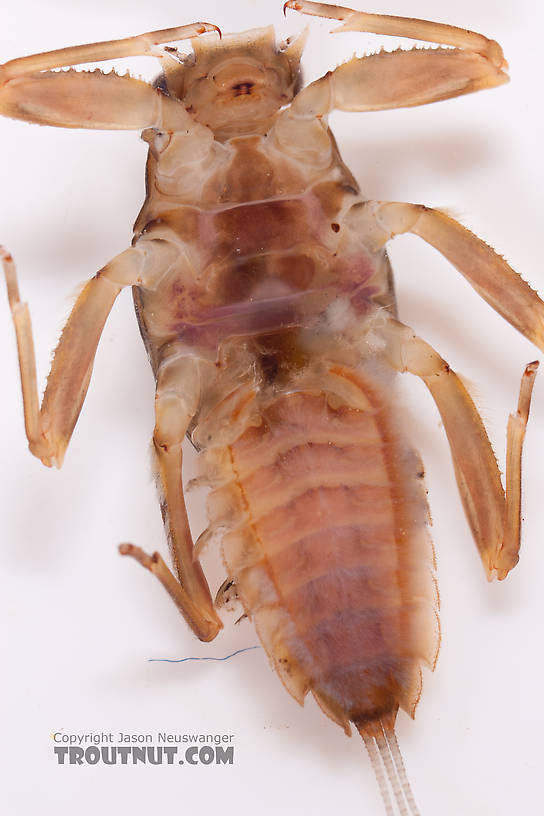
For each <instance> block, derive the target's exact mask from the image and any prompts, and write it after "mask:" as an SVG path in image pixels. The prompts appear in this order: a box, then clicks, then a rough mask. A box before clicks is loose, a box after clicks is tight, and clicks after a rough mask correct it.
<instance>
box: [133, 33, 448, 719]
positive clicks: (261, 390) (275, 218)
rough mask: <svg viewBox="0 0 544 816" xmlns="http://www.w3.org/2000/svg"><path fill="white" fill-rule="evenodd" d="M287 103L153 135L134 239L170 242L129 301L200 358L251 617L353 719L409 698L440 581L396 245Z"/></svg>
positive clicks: (214, 455)
mask: <svg viewBox="0 0 544 816" xmlns="http://www.w3.org/2000/svg"><path fill="white" fill-rule="evenodd" d="M263 35H266V32H264V33H263V34H262V35H261V36H263ZM250 36H251V35H250ZM238 41H239V40H236V42H238ZM226 48H227V53H228V49H229V39H228V38H227V40H226ZM239 59H240V58H239ZM196 67H198V60H197V66H196ZM196 67H195V69H194V70H195V71H196ZM238 70H239V71H240V70H241V69H240V68H239V67H238ZM241 75H242V76H243V72H242V74H241ZM236 79H237V81H238V80H239V77H237V78H236ZM238 84H239V83H238ZM192 98H193V99H194V104H195V105H197V106H198V96H197V95H196V94H195V93H194V92H193V97H192ZM197 109H198V108H197ZM288 117H289V112H288V111H287V112H278V113H277V115H276V117H275V119H273V120H272V122H271V123H270V125H269V127H268V129H267V131H266V132H265V133H263V134H260V133H258V132H257V133H252V132H250V131H251V128H250V122H247V121H244V123H243V127H242V128H241V129H242V130H243V131H244V133H243V135H242V136H239V135H236V136H229V137H228V138H225V139H222V140H221V141H218V140H214V141H210V140H203V141H198V140H196V139H195V137H194V136H193V135H191V134H187V135H183V134H181V135H178V134H176V135H175V136H173V137H165V135H164V134H162V133H158V134H157V133H155V132H148V133H146V134H145V138H146V139H147V140H148V141H149V143H150V160H149V163H148V198H147V201H146V203H145V205H144V207H143V209H142V212H141V213H140V216H139V218H138V221H137V231H138V232H137V234H138V235H142V236H145V239H146V240H149V239H151V240H161V241H166V242H168V243H169V244H171V245H172V246H174V247H175V248H176V250H177V253H178V254H177V259H176V262H175V263H174V264H173V265H172V266H171V268H170V269H169V270H168V271H167V272H166V273H165V274H164V276H163V277H162V278H161V280H160V281H159V283H158V284H157V285H156V286H155V287H154V288H153V289H152V290H149V289H144V288H141V287H140V288H137V289H136V290H135V301H136V304H137V310H138V315H139V319H140V325H141V327H142V332H143V334H144V338H145V342H146V345H147V346H148V348H149V350H150V357H151V359H152V361H154V365H155V367H156V368H158V367H160V365H161V360H162V359H164V358H165V357H166V358H167V359H169V360H170V359H171V353H172V349H175V352H174V353H175V354H176V355H180V356H182V357H183V356H190V357H192V358H193V359H195V360H196V361H197V362H198V367H199V369H200V375H199V379H200V383H201V391H200V400H199V403H200V404H199V410H198V413H197V415H196V417H195V420H194V427H193V430H192V439H193V441H194V442H195V444H196V445H197V446H198V447H199V448H200V449H203V450H206V452H207V453H206V454H205V457H204V461H205V462H207V463H208V465H207V467H208V469H209V470H210V473H211V474H213V477H212V478H213V481H214V483H221V484H222V487H220V488H217V489H216V490H215V491H214V492H213V493H212V494H211V497H210V515H211V521H212V525H214V526H215V527H222V526H224V527H226V528H230V529H231V530H232V532H229V533H228V535H226V538H225V541H224V545H223V554H224V560H225V564H226V567H227V570H228V574H229V578H230V579H231V580H233V581H234V583H235V585H236V587H237V589H238V592H239V595H240V598H241V600H242V602H243V603H244V607H245V610H246V613H247V614H248V615H249V616H250V617H251V618H252V619H253V620H254V621H255V624H256V627H257V631H258V632H259V635H260V637H261V640H262V642H263V645H264V646H265V648H266V649H267V652H268V654H269V656H270V658H271V660H272V663H273V665H274V666H275V667H276V668H277V670H278V672H279V674H280V676H281V677H282V679H283V681H284V683H285V685H286V687H287V688H288V690H289V691H290V692H291V693H292V694H293V695H294V696H295V697H296V698H297V699H298V700H299V701H302V699H303V697H304V694H305V693H306V692H308V691H309V690H311V691H312V692H313V693H314V694H315V696H316V698H317V699H318V701H319V702H320V704H321V705H322V707H323V708H324V709H325V711H326V712H327V713H328V714H329V715H330V716H332V717H333V718H334V719H335V720H337V721H338V722H339V723H340V724H341V725H342V726H343V727H344V728H345V729H346V730H348V731H349V721H350V720H351V721H353V722H355V723H357V725H362V724H363V723H367V722H373V721H375V720H376V721H377V720H379V719H380V717H389V718H391V716H392V715H393V716H394V713H395V712H396V710H397V708H398V707H399V705H402V706H403V707H404V708H405V709H406V710H408V711H409V712H410V713H413V710H414V708H415V704H416V702H417V699H418V696H419V690H420V671H419V663H420V661H421V659H424V660H426V661H427V662H428V663H430V665H434V660H435V656H436V651H437V643H438V639H437V624H436V609H435V590H434V584H433V581H432V579H431V576H430V572H429V571H430V561H431V555H430V553H429V546H428V543H427V544H426V534H425V529H424V528H425V524H426V517H427V510H426V503H425V497H424V491H423V489H422V487H421V482H422V472H421V465H420V463H419V461H418V457H417V456H416V455H415V454H413V452H412V451H411V450H410V447H409V446H408V444H407V443H406V441H405V440H404V439H403V438H402V434H401V432H400V423H399V420H398V418H397V417H396V414H395V412H394V410H393V407H392V402H393V401H394V395H395V391H394V389H393V388H392V383H391V376H392V370H391V367H390V365H389V364H388V363H387V362H386V361H385V360H384V359H383V355H382V354H381V353H380V351H379V342H380V341H379V328H378V324H379V323H380V319H381V318H380V314H381V312H382V311H383V309H384V304H387V308H388V309H389V310H394V297H393V294H392V291H391V284H390V273H389V264H388V262H387V257H386V255H385V252H384V250H382V249H380V250H378V251H376V250H375V249H374V248H373V246H372V238H371V237H369V236H367V235H365V233H364V231H361V229H360V228H357V229H355V227H354V226H353V225H352V223H351V222H352V221H353V213H354V212H356V211H357V208H358V205H360V204H361V202H362V201H363V199H362V198H361V196H360V194H359V191H358V188H357V185H356V183H355V181H354V179H353V178H352V176H351V174H350V173H349V172H348V171H347V169H346V168H345V167H344V165H343V164H342V161H341V159H340V156H339V154H338V150H337V148H336V145H335V142H334V139H333V137H332V135H331V133H330V131H329V129H328V127H327V125H326V124H325V123H322V122H320V121H319V120H316V119H314V118H312V119H311V120H306V121H304V120H301V121H300V122H295V123H293V122H292V121H289V118H288ZM256 129H257V130H258V128H256ZM227 130H228V131H230V130H231V128H227ZM248 131H249V132H248ZM287 134H288V135H290V136H291V138H292V137H293V136H295V135H297V134H298V136H299V138H298V139H296V140H293V141H292V142H286V135H287ZM173 169H175V173H174V172H173ZM354 207H355V210H354V209H353V208H354ZM357 227H359V225H357ZM370 334H372V339H370ZM365 361H366V362H365ZM352 367H357V368H358V369H359V373H356V371H355V369H354V368H352Z"/></svg>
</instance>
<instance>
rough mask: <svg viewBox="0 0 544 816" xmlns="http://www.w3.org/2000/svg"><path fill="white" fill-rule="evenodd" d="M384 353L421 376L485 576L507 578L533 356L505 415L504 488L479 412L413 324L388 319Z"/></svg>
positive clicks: (515, 548) (514, 554) (514, 546)
mask: <svg viewBox="0 0 544 816" xmlns="http://www.w3.org/2000/svg"><path fill="white" fill-rule="evenodd" d="M384 333H385V337H386V340H387V342H388V355H389V359H390V361H391V363H392V364H393V365H394V367H395V368H396V369H397V370H398V371H402V372H403V371H409V372H410V373H411V374H415V375H417V376H418V377H421V379H422V380H423V382H424V383H425V385H426V386H427V388H428V389H429V391H430V392H431V394H432V396H433V398H434V400H435V402H436V405H437V407H438V410H439V411H440V416H441V417H442V421H443V423H444V429H445V431H446V434H447V437H448V441H449V444H450V450H451V455H452V459H453V464H454V468H455V476H456V479H457V485H458V487H459V492H460V494H461V500H462V502H463V506H464V509H465V513H466V515H467V519H468V521H469V524H470V527H471V530H472V534H473V536H474V540H475V542H476V546H477V547H478V551H479V553H480V557H481V559H482V563H483V565H484V568H485V570H486V573H487V575H488V578H490V579H491V578H493V577H494V576H496V577H497V578H498V579H499V580H502V579H503V578H506V576H507V574H508V572H509V570H511V569H512V568H513V567H515V565H516V564H517V562H518V560H519V548H520V526H521V456H522V450H523V440H524V437H525V428H526V426H527V420H528V417H529V408H530V405H531V393H532V389H533V384H534V379H535V376H536V372H537V369H538V362H533V363H529V364H528V365H527V366H526V368H525V371H524V373H523V375H522V379H521V386H520V392H519V399H518V406H517V410H516V411H515V413H512V414H511V415H510V417H509V420H508V428H507V446H506V478H505V485H506V490H504V489H503V485H502V482H501V476H500V472H499V468H498V466H497V461H496V459H495V454H494V453H493V449H492V447H491V443H490V441H489V438H488V436H487V432H486V430H485V427H484V424H483V422H482V418H481V417H480V415H479V413H478V411H477V409H476V406H475V405H474V402H473V401H472V399H471V397H470V395H469V393H468V392H467V390H466V388H465V386H464V385H463V383H462V382H461V380H460V378H459V377H458V376H457V374H455V372H453V371H452V370H451V368H450V367H449V365H448V364H447V362H446V361H445V360H443V359H442V357H440V355H439V354H437V352H436V351H435V350H434V349H433V348H432V347H431V346H429V345H428V344H427V343H425V341H424V340H422V339H421V338H419V337H417V335H416V334H414V332H413V331H412V329H410V328H408V327H407V326H404V325H402V324H401V323H398V322H397V321H396V320H390V321H388V323H387V325H386V328H385V332H384Z"/></svg>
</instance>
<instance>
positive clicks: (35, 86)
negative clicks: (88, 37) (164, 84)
mask: <svg viewBox="0 0 544 816" xmlns="http://www.w3.org/2000/svg"><path fill="white" fill-rule="evenodd" d="M205 31H219V29H218V28H217V26H214V25H212V24H210V23H193V24H192V25H187V26H181V27H178V28H167V29H163V30H160V31H150V32H147V33H145V34H140V35H138V36H136V37H128V38H126V39H123V40H111V41H107V42H99V43H90V44H88V45H76V46H72V47H70V48H61V49H59V50H57V51H47V52H45V53H43V54H33V55H31V56H28V57H21V58H19V59H14V60H11V61H10V62H6V63H5V64H4V65H1V66H0V114H2V115H3V116H10V117H12V118H14V119H23V120H24V121H26V122H37V123H38V124H41V125H55V126H57V127H70V128H95V129H96V128H98V129H104V130H111V129H113V130H117V129H124V130H133V129H135V130H142V129H143V128H146V127H157V128H161V129H164V130H167V131H175V130H183V129H188V128H189V127H191V126H194V121H193V119H192V118H191V116H190V115H189V114H188V113H187V111H186V110H185V108H184V107H183V105H182V104H181V103H180V102H179V101H177V100H175V99H172V98H170V97H168V96H166V95H165V94H163V93H162V92H161V91H160V90H158V89H157V88H153V87H151V86H150V85H148V84H147V83H146V82H143V81H141V80H138V79H134V78H133V77H130V76H119V75H118V74H115V73H111V74H103V73H102V72H101V71H98V70H97V71H93V72H88V71H87V72H85V71H82V72H81V71H80V72H78V71H73V70H72V71H53V70H51V69H54V68H60V67H63V66H71V65H80V64H82V63H86V62H100V61H102V60H110V59H117V58H120V57H130V56H139V55H148V56H154V57H158V58H162V57H164V56H165V52H164V51H163V50H162V49H159V48H157V45H158V44H159V43H165V42H172V41H174V40H182V39H187V38H189V37H194V36H196V35H197V34H202V33H204V32H205Z"/></svg>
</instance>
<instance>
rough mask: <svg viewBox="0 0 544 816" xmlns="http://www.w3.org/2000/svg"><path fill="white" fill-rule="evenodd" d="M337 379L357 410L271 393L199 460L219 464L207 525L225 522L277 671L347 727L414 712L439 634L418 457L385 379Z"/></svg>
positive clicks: (322, 396) (231, 559)
mask: <svg viewBox="0 0 544 816" xmlns="http://www.w3.org/2000/svg"><path fill="white" fill-rule="evenodd" d="M342 377H344V379H349V380H350V384H351V385H352V386H353V385H354V384H355V385H356V387H357V388H358V389H359V391H360V396H361V399H360V402H359V407H354V404H353V401H352V402H351V403H350V404H348V403H347V402H345V401H342V400H340V399H338V396H337V395H335V394H334V393H331V392H327V391H323V392H321V393H319V392H316V391H315V390H313V389H312V390H310V389H304V388H302V387H301V389H300V390H293V391H292V392H291V393H279V394H278V393H277V394H275V395H274V396H272V397H269V398H268V400H267V401H266V404H263V406H262V408H261V409H260V415H259V418H258V419H256V418H255V413H253V415H252V421H251V423H250V426H249V427H247V428H245V429H244V430H243V431H242V432H241V433H240V434H239V435H238V436H237V438H236V439H235V440H234V441H232V442H231V443H230V444H228V445H224V446H221V445H219V446H216V447H214V445H213V442H212V445H211V446H210V448H209V450H208V451H207V453H205V454H204V461H205V462H207V465H205V466H207V467H216V468H217V462H221V463H222V464H221V472H222V479H221V481H222V484H221V485H220V486H218V487H217V488H216V489H215V490H214V491H213V492H212V493H211V494H210V497H209V513H210V518H211V522H212V527H213V526H214V525H215V526H216V527H221V526H222V527H226V528H227V530H228V531H227V532H226V534H225V535H224V537H223V555H224V560H225V563H226V566H227V570H228V572H229V577H230V578H231V579H232V580H233V581H234V582H235V584H236V586H237V589H238V593H239V596H240V598H241V600H242V602H243V604H244V607H245V611H246V613H247V615H248V616H249V617H250V618H251V619H253V621H254V623H255V625H256V628H257V632H258V634H259V636H260V638H261V641H262V643H263V646H264V647H265V649H266V651H267V653H268V655H269V657H270V659H271V661H272V663H273V665H274V667H275V668H276V670H277V671H278V673H279V675H280V677H281V678H282V680H283V682H284V684H285V685H286V687H287V688H288V690H289V691H290V692H291V694H292V695H293V696H294V697H295V698H296V699H298V700H299V701H300V702H302V700H303V699H304V696H305V694H306V693H307V692H308V691H311V692H312V694H313V695H314V696H315V697H316V699H317V701H318V702H319V704H320V705H321V707H322V708H323V709H324V710H325V712H326V713H327V714H328V715H329V716H331V717H332V718H333V719H334V720H336V721H337V722H338V723H339V724H340V725H342V727H344V728H345V729H346V730H347V731H348V732H349V722H350V721H351V722H354V723H356V724H357V725H364V724H365V723H371V722H375V721H377V720H379V719H383V718H385V717H386V716H387V715H393V716H394V714H395V713H396V711H397V709H398V707H399V706H401V707H402V708H404V709H405V710H407V711H408V712H409V713H411V714H413V711H414V709H415V706H416V704H417V700H418V698H419V692H420V664H421V662H425V663H427V664H429V665H431V666H433V665H434V661H435V659H436V654H437V649H438V640H439V636H438V623H437V610H436V607H437V593H436V584H435V580H434V575H433V555H432V547H431V545H430V541H429V537H428V535H427V530H426V524H427V516H428V511H427V505H426V501H425V492H424V489H423V480H422V476H423V474H422V472H421V464H420V460H419V458H418V456H417V455H416V454H415V453H414V452H413V451H412V450H411V449H410V448H409V447H408V446H407V445H406V443H405V442H404V440H403V439H402V438H401V436H400V434H399V433H398V420H397V418H396V417H395V416H394V413H393V411H392V410H391V407H390V406H388V405H387V404H386V401H385V396H384V395H385V390H384V389H383V387H382V386H381V385H380V383H379V379H376V378H375V377H374V378H372V377H371V376H370V375H369V376H365V375H362V374H360V373H356V372H353V371H349V370H346V369H344V370H343V371H342V373H341V374H340V375H339V378H342ZM213 463H215V465H214V464H213ZM216 483H217V482H216Z"/></svg>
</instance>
